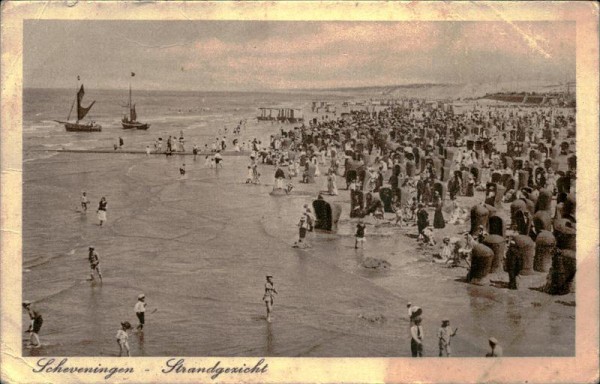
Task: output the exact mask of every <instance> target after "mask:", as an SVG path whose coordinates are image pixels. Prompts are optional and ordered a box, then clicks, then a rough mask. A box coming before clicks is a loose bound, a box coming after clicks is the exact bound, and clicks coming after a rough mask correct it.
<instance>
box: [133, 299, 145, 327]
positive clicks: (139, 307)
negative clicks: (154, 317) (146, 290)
mask: <svg viewBox="0 0 600 384" xmlns="http://www.w3.org/2000/svg"><path fill="white" fill-rule="evenodd" d="M146 305H147V304H146V296H145V295H144V294H143V293H140V294H139V295H138V301H137V303H135V306H134V307H133V310H134V311H135V315H136V316H137V318H138V320H139V322H140V324H139V325H138V326H137V329H138V330H140V331H141V330H143V329H144V323H145V314H146Z"/></svg>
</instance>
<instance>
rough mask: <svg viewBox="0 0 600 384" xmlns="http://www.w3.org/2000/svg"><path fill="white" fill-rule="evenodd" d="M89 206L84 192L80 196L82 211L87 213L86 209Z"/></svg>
mask: <svg viewBox="0 0 600 384" xmlns="http://www.w3.org/2000/svg"><path fill="white" fill-rule="evenodd" d="M89 204H90V201H89V200H88V198H87V194H86V193H85V191H84V192H83V194H82V195H81V208H82V209H83V211H84V212H87V208H88V205H89Z"/></svg>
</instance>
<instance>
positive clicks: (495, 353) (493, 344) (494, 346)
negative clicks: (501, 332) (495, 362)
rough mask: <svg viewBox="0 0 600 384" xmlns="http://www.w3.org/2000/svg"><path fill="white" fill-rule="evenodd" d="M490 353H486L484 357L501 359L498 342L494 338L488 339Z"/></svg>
mask: <svg viewBox="0 0 600 384" xmlns="http://www.w3.org/2000/svg"><path fill="white" fill-rule="evenodd" d="M488 342H489V344H490V348H491V351H490V352H488V353H487V354H486V355H485V357H502V347H501V346H500V345H498V340H496V338H495V337H490V338H489V339H488Z"/></svg>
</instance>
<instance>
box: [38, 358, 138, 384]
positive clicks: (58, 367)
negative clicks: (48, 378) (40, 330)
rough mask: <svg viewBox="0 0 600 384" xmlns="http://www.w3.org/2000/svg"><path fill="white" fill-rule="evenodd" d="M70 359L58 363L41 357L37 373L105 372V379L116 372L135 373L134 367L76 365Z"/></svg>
mask: <svg viewBox="0 0 600 384" xmlns="http://www.w3.org/2000/svg"><path fill="white" fill-rule="evenodd" d="M68 361H69V359H67V358H65V359H62V360H61V361H60V362H59V363H58V364H56V360H55V359H47V358H43V359H39V360H38V361H37V365H38V367H39V368H37V369H36V368H34V369H33V372H35V373H85V374H104V379H105V380H108V379H110V378H111V377H112V376H113V375H114V374H116V373H121V374H130V373H133V368H123V367H103V366H102V364H98V366H96V367H90V366H88V367H76V366H72V365H68V364H67V363H68Z"/></svg>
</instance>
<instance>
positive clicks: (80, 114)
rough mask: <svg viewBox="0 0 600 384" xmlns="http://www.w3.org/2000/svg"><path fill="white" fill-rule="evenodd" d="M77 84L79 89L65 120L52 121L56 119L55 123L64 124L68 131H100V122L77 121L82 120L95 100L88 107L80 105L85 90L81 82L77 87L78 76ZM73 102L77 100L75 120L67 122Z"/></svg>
mask: <svg viewBox="0 0 600 384" xmlns="http://www.w3.org/2000/svg"><path fill="white" fill-rule="evenodd" d="M77 85H78V88H79V91H77V95H76V97H75V100H74V101H73V104H71V110H70V111H69V116H67V121H60V120H54V121H56V122H57V123H61V124H64V125H65V128H66V130H67V131H69V132H100V131H102V126H101V125H100V124H96V123H95V122H94V121H91V122H89V123H88V124H79V121H81V120H83V118H84V117H85V115H87V114H88V112H89V111H90V109H92V106H93V105H94V103H96V100H94V101H92V104H90V105H89V106H88V107H84V106H82V105H81V101H82V100H83V95H85V91H84V89H83V84H81V87H79V76H77ZM75 102H77V121H76V122H75V123H69V120H70V119H71V112H73V106H74V105H75Z"/></svg>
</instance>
